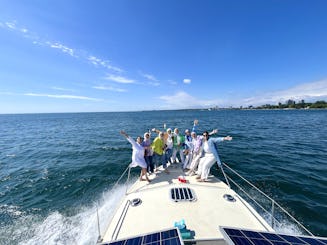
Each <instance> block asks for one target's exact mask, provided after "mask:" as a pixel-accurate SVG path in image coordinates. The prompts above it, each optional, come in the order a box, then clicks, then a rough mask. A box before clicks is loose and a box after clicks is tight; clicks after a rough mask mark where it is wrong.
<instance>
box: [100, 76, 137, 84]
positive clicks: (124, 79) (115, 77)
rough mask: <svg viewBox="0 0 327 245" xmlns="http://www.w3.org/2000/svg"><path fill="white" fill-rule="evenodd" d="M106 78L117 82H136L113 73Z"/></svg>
mask: <svg viewBox="0 0 327 245" xmlns="http://www.w3.org/2000/svg"><path fill="white" fill-rule="evenodd" d="M105 79H107V80H110V81H113V82H116V83H135V81H134V80H132V79H129V78H126V77H122V76H117V75H113V74H110V75H108V76H107V77H105Z"/></svg>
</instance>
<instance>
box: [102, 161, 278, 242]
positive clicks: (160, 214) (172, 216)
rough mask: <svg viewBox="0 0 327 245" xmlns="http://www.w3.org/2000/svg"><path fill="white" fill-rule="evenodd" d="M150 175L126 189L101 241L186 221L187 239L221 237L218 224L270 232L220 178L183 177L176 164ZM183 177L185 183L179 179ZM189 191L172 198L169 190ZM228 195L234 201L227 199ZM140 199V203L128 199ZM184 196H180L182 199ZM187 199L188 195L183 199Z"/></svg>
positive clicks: (267, 226) (142, 232)
mask: <svg viewBox="0 0 327 245" xmlns="http://www.w3.org/2000/svg"><path fill="white" fill-rule="evenodd" d="M168 171H169V173H168V174H167V173H165V172H164V171H163V169H159V172H158V173H156V174H152V175H150V176H149V178H150V180H151V182H150V183H149V182H147V181H139V180H137V181H136V182H135V183H134V185H133V186H132V187H131V188H130V189H129V190H128V191H127V194H126V196H125V198H124V199H123V201H122V203H121V204H120V206H119V207H118V209H117V210H116V211H117V212H116V214H115V215H114V217H113V219H112V221H111V223H110V225H109V227H108V229H107V231H106V233H105V235H104V237H103V238H104V239H103V241H112V240H117V239H122V238H126V237H132V236H136V235H138V234H144V233H148V232H152V231H157V230H162V229H166V228H171V227H174V225H175V223H176V222H178V221H181V220H184V221H185V225H186V229H184V230H187V231H188V232H189V233H188V234H189V235H190V239H195V240H207V239H223V235H222V234H221V233H220V231H219V227H220V226H228V227H240V228H251V229H256V230H262V231H269V230H270V231H271V230H272V229H271V228H270V226H269V225H268V224H267V223H266V222H265V221H264V220H263V219H262V218H261V217H260V216H259V215H258V214H257V213H256V212H255V211H254V210H253V209H252V208H251V207H250V206H249V205H248V204H247V203H245V202H244V200H243V199H241V198H240V197H239V196H238V195H237V194H236V193H235V192H234V191H233V190H231V189H230V188H229V187H228V186H227V185H226V184H225V183H224V182H223V181H221V180H219V179H217V178H215V177H214V176H210V178H209V181H208V182H198V181H197V179H196V176H185V175H184V172H183V171H182V169H181V168H180V165H179V164H172V165H171V166H169V167H168ZM180 176H184V177H185V180H186V183H182V182H181V181H179V177H180ZM174 188H175V190H177V191H179V190H180V189H179V188H184V189H188V190H191V192H192V196H194V198H193V199H192V200H180V201H175V200H173V199H172V189H174ZM226 194H229V195H230V196H232V197H234V198H235V201H227V200H226V199H225V198H224V195H226ZM137 198H139V199H140V200H141V202H140V204H139V205H136V206H132V205H130V201H132V200H134V199H137ZM182 199H183V198H182ZM185 199H187V198H185Z"/></svg>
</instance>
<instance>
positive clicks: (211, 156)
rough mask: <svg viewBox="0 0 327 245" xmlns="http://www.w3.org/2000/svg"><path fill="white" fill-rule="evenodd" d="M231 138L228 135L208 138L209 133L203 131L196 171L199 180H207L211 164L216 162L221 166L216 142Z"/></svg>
mask: <svg viewBox="0 0 327 245" xmlns="http://www.w3.org/2000/svg"><path fill="white" fill-rule="evenodd" d="M232 139H233V138H232V137H230V136H226V137H217V138H209V133H208V132H207V131H205V132H204V133H203V143H202V149H203V156H202V157H201V158H200V163H199V167H198V171H197V177H196V178H197V179H198V181H200V182H204V181H207V180H208V176H209V173H210V168H211V167H212V165H213V164H214V163H215V162H217V164H218V165H219V166H221V161H220V158H219V155H218V150H217V146H216V143H218V142H222V141H226V140H228V141H230V140H232Z"/></svg>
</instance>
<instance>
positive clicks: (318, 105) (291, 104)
mask: <svg viewBox="0 0 327 245" xmlns="http://www.w3.org/2000/svg"><path fill="white" fill-rule="evenodd" d="M326 108H327V102H326V101H324V100H318V101H316V102H314V103H310V102H305V101H304V100H301V101H299V102H296V101H294V100H291V99H290V100H287V101H286V102H285V103H284V104H283V103H281V102H279V103H278V105H270V104H265V105H261V106H257V107H254V106H248V107H241V109H326Z"/></svg>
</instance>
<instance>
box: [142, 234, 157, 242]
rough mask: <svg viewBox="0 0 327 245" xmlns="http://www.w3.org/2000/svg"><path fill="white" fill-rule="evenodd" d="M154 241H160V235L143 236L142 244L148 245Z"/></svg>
mask: <svg viewBox="0 0 327 245" xmlns="http://www.w3.org/2000/svg"><path fill="white" fill-rule="evenodd" d="M155 241H160V233H154V234H150V235H146V236H144V240H143V243H145V244H146V243H150V242H155Z"/></svg>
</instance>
